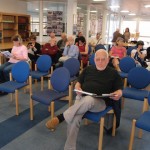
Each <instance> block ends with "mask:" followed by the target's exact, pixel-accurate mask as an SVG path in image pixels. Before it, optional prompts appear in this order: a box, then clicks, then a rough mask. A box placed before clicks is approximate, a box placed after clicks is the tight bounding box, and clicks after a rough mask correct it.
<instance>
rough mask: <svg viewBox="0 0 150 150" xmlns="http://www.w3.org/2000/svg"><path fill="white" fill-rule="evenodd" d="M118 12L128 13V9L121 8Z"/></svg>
mask: <svg viewBox="0 0 150 150" xmlns="http://www.w3.org/2000/svg"><path fill="white" fill-rule="evenodd" d="M120 12H123V13H128V12H129V11H128V10H121V11H120Z"/></svg>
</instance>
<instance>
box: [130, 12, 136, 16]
mask: <svg viewBox="0 0 150 150" xmlns="http://www.w3.org/2000/svg"><path fill="white" fill-rule="evenodd" d="M128 15H129V16H135V15H136V14H134V13H130V14H128Z"/></svg>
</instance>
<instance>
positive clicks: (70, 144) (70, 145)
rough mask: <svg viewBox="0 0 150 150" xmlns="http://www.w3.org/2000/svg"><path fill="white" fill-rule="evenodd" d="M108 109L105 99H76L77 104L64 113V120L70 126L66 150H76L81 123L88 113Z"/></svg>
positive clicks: (89, 97) (88, 97)
mask: <svg viewBox="0 0 150 150" xmlns="http://www.w3.org/2000/svg"><path fill="white" fill-rule="evenodd" d="M105 108H106V105H105V102H104V100H103V99H100V98H94V97H91V96H85V97H79V96H77V97H76V101H75V104H74V105H73V106H71V107H70V108H68V109H67V110H66V111H65V112H64V113H63V115H64V118H65V120H66V122H67V124H68V127H67V140H66V143H65V147H64V150H76V141H77V136H78V132H79V127H80V122H81V120H82V117H83V115H84V114H85V113H86V112H87V111H91V112H99V111H103V110H104V109H105Z"/></svg>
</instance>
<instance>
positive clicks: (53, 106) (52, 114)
mask: <svg viewBox="0 0 150 150" xmlns="http://www.w3.org/2000/svg"><path fill="white" fill-rule="evenodd" d="M54 109H55V103H54V101H52V102H51V119H53V118H54Z"/></svg>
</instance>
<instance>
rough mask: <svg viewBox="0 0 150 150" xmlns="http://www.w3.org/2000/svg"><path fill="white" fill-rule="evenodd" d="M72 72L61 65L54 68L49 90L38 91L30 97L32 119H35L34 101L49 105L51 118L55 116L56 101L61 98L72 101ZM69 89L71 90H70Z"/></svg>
mask: <svg viewBox="0 0 150 150" xmlns="http://www.w3.org/2000/svg"><path fill="white" fill-rule="evenodd" d="M69 83H70V73H69V71H68V70H67V69H66V68H65V67H60V68H57V69H55V70H54V72H53V73H52V75H51V78H50V80H49V86H48V89H47V90H43V91H41V90H40V91H36V92H34V93H33V94H32V95H31V97H30V119H31V120H33V101H37V102H40V103H42V104H44V105H47V106H48V107H49V108H50V111H51V118H53V117H54V102H55V100H60V99H61V98H63V99H65V100H69V104H70V103H72V102H71V96H70V93H71V92H72V91H71V88H70V86H69ZM50 86H52V88H51V87H50ZM68 90H69V92H68Z"/></svg>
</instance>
